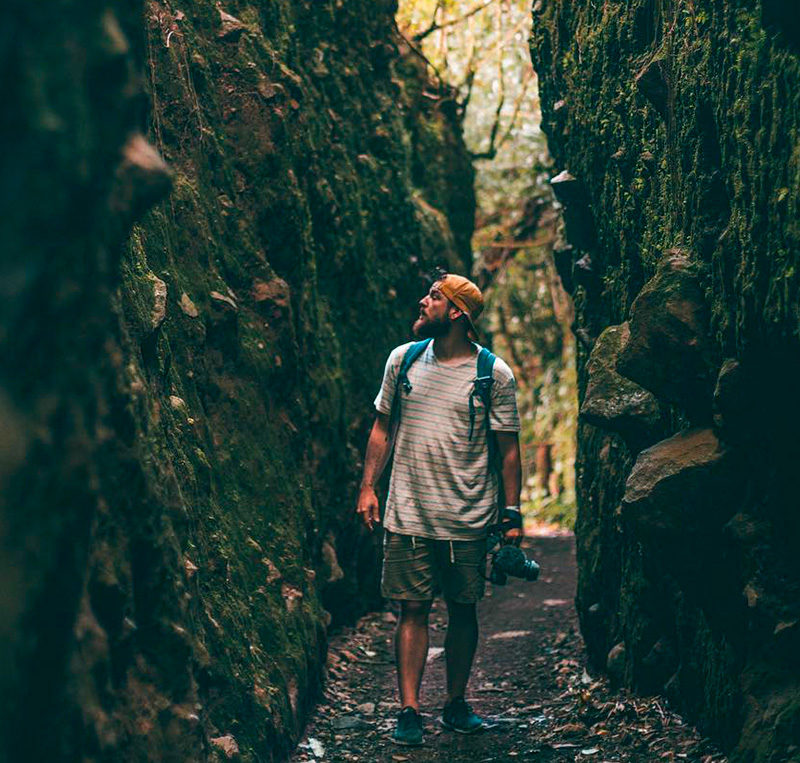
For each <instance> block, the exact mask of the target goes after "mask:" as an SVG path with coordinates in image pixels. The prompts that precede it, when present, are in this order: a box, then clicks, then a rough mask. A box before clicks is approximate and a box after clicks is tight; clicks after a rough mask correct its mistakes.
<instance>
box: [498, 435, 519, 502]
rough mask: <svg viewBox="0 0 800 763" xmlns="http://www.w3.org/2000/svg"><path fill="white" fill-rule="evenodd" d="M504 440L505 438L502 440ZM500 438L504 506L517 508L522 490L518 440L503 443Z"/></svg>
mask: <svg viewBox="0 0 800 763" xmlns="http://www.w3.org/2000/svg"><path fill="white" fill-rule="evenodd" d="M502 439H506V438H502ZM502 439H501V438H498V441H499V442H501V453H502V457H503V488H504V492H505V496H504V497H505V505H506V506H519V501H520V491H521V490H522V463H521V458H520V451H519V440H517V439H516V437H514V438H513V439H511V438H508V439H506V442H503V441H502Z"/></svg>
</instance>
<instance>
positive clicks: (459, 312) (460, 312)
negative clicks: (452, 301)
mask: <svg viewBox="0 0 800 763" xmlns="http://www.w3.org/2000/svg"><path fill="white" fill-rule="evenodd" d="M453 311H455V315H453ZM462 315H464V311H463V310H462V309H461V308H459V307H456V306H455V305H450V307H449V309H448V310H447V317H448V318H450V320H451V321H457V320H458V319H459V318H460V317H461V316H462Z"/></svg>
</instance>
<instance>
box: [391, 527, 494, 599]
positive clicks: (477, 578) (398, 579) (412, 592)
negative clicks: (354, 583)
mask: <svg viewBox="0 0 800 763" xmlns="http://www.w3.org/2000/svg"><path fill="white" fill-rule="evenodd" d="M485 571H486V539H485V538H480V539H478V540H454V541H449V540H434V539H433V538H419V537H413V538H412V537H411V536H410V535H400V534H398V533H393V532H391V531H389V530H386V531H385V534H384V536H383V575H382V576H381V593H382V594H383V596H384V597H385V598H387V599H404V600H407V601H431V600H432V599H433V598H434V596H436V595H437V594H439V593H441V594H442V595H443V596H444V598H445V599H446V600H447V601H452V602H455V603H457V604H474V603H475V602H477V601H479V600H480V599H481V598H482V597H483V590H484V587H485V583H486V580H485V578H484V574H485Z"/></svg>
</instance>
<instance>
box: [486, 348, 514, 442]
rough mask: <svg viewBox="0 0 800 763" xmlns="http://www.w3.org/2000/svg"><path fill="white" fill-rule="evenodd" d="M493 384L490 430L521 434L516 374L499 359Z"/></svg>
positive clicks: (496, 361) (496, 363)
mask: <svg viewBox="0 0 800 763" xmlns="http://www.w3.org/2000/svg"><path fill="white" fill-rule="evenodd" d="M492 375H493V376H494V384H492V407H491V410H490V412H489V428H490V429H491V430H492V431H493V432H519V430H520V424H519V411H518V410H517V383H516V381H515V379H514V373H513V372H512V370H511V369H510V368H509V367H508V364H507V363H505V361H503V360H501V359H500V358H497V360H495V364H494V370H493V373H492Z"/></svg>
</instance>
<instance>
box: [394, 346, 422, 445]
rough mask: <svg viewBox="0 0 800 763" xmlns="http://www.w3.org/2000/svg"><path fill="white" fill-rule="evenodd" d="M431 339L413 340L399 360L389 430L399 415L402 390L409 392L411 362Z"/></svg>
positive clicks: (420, 353)
mask: <svg viewBox="0 0 800 763" xmlns="http://www.w3.org/2000/svg"><path fill="white" fill-rule="evenodd" d="M432 341H433V340H432V339H423V340H422V341H421V342H414V343H413V344H412V345H410V346H409V348H408V349H407V350H406V352H405V355H403V359H402V360H401V361H400V368H399V370H398V371H397V379H396V380H395V383H394V397H393V398H392V412H391V414H390V415H389V431H390V432H393V431H394V427H395V426H396V425H397V423H398V421H397V419H398V416H399V415H400V399H401V397H402V392H405V393H406V394H408V393H409V392H411V389H412V387H411V382H409V380H408V369H409V368H411V364H412V363H413V362H414V361H415V360H417V358H419V356H420V355H422V353H423V352H425V350H427V349H428V345H429V344H430V343H431V342H432Z"/></svg>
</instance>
